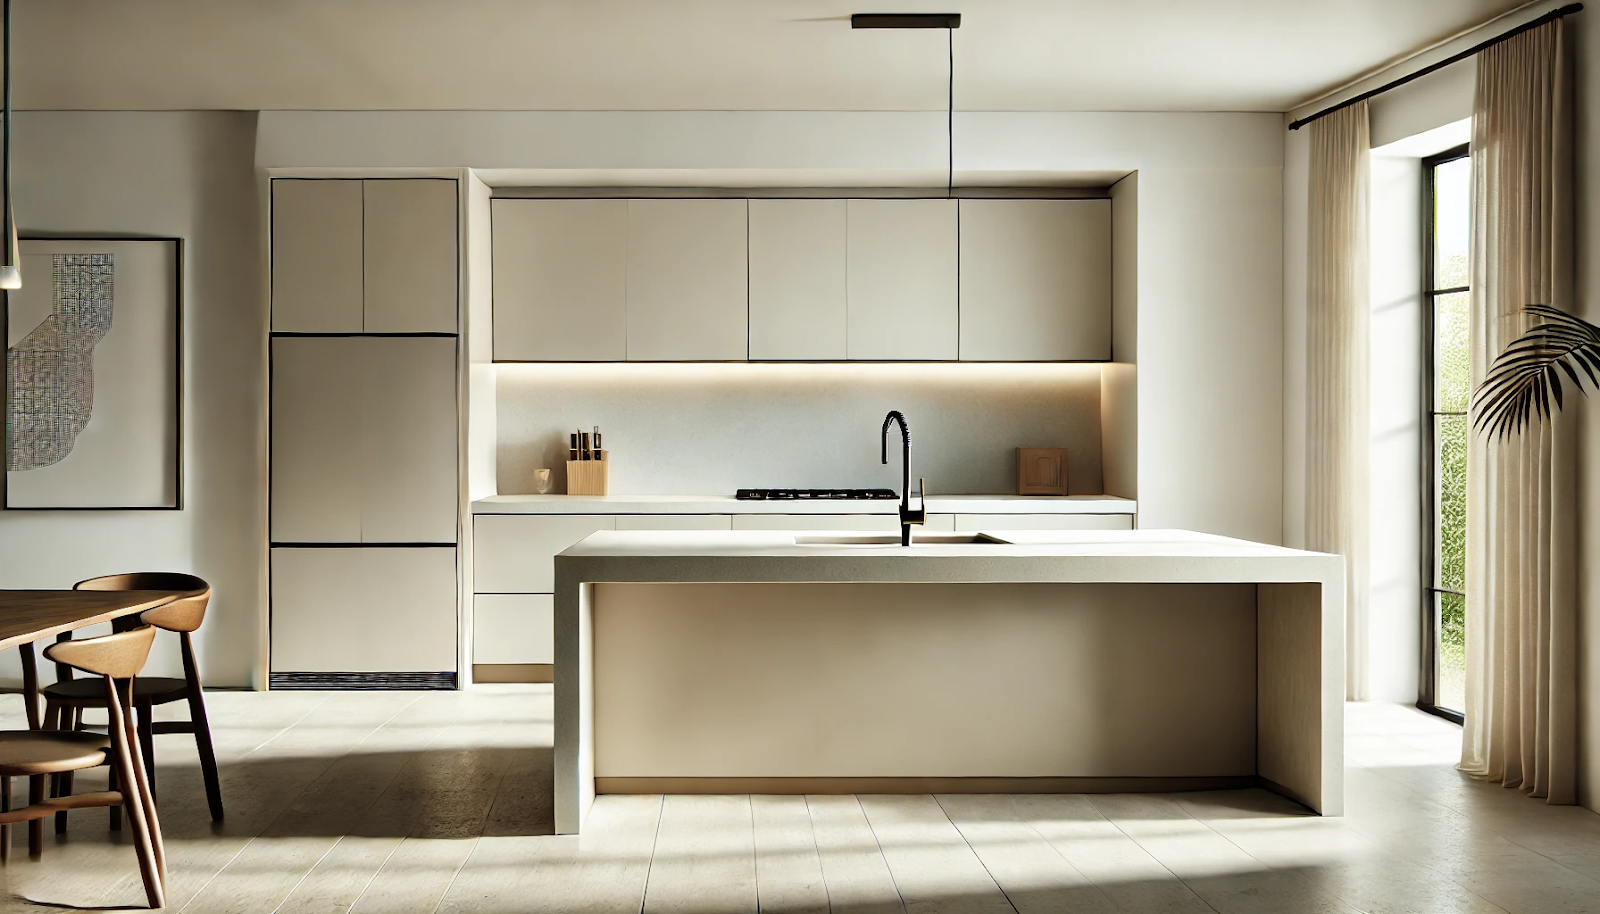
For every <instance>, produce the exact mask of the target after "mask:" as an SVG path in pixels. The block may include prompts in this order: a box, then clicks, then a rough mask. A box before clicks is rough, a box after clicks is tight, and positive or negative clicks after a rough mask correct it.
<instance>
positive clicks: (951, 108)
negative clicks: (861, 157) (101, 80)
mask: <svg viewBox="0 0 1600 914" xmlns="http://www.w3.org/2000/svg"><path fill="white" fill-rule="evenodd" d="M10 5H11V0H6V8H7V9H10ZM944 33H945V35H946V36H947V37H948V39H949V42H950V67H949V71H948V72H949V74H950V80H949V83H950V86H949V90H950V91H949V102H948V106H947V107H946V108H945V122H944V130H945V141H944V145H945V151H946V153H947V154H948V155H947V162H946V169H947V171H946V174H947V175H948V180H947V181H946V183H945V187H944V195H945V198H946V199H948V198H950V197H953V196H955V194H956V30H955V29H954V28H953V27H949V26H947V27H946V28H945V30H944ZM10 35H11V29H10V27H7V28H6V36H7V37H6V40H7V41H10V40H11V39H10ZM8 59H9V58H8ZM8 97H9V96H8ZM7 110H10V108H9V106H8V107H7ZM7 142H10V137H9V135H8V136H7ZM10 162H11V159H10V158H9V157H7V159H6V163H7V167H8V168H9V167H10ZM6 199H7V200H9V199H11V196H10V195H9V194H7V195H6Z"/></svg>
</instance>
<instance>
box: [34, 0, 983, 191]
mask: <svg viewBox="0 0 1600 914" xmlns="http://www.w3.org/2000/svg"><path fill="white" fill-rule="evenodd" d="M6 2H8V3H9V2H10V0H6ZM850 27H851V28H853V29H944V30H945V37H946V38H947V39H948V41H947V46H948V50H949V59H950V67H949V70H948V71H947V75H948V81H947V86H946V88H947V92H946V102H947V104H946V107H945V121H944V129H945V153H946V156H945V169H946V170H945V174H946V180H945V186H944V195H945V196H946V197H951V196H954V195H955V190H956V29H959V28H961V14H960V13H856V14H854V15H852V16H851V17H850Z"/></svg>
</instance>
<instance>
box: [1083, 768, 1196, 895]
mask: <svg viewBox="0 0 1600 914" xmlns="http://www.w3.org/2000/svg"><path fill="white" fill-rule="evenodd" d="M1089 806H1090V807H1091V808H1093V809H1094V811H1095V814H1096V815H1098V816H1099V817H1100V818H1101V819H1104V820H1105V822H1106V824H1108V825H1110V826H1111V827H1112V828H1115V829H1116V830H1117V831H1119V832H1121V833H1122V835H1123V837H1125V838H1127V839H1128V840H1129V841H1132V842H1133V843H1134V844H1137V845H1138V846H1139V849H1140V850H1142V851H1144V852H1145V855H1146V856H1148V857H1149V858H1150V859H1151V861H1152V862H1154V863H1155V864H1156V865H1157V866H1159V867H1161V868H1162V869H1164V870H1166V871H1167V872H1168V873H1169V874H1171V876H1172V878H1173V879H1176V880H1177V881H1178V884H1179V885H1181V886H1183V887H1184V888H1185V889H1188V890H1189V894H1190V895H1193V896H1194V897H1195V899H1196V900H1198V901H1199V902H1200V903H1201V904H1203V905H1205V906H1206V907H1208V908H1210V909H1211V910H1212V911H1213V912H1215V914H1224V912H1223V910H1222V909H1221V908H1219V907H1217V906H1216V905H1214V904H1212V903H1211V900H1210V899H1208V898H1206V897H1205V896H1204V895H1201V894H1200V893H1199V892H1196V891H1195V890H1194V886H1192V885H1190V884H1189V880H1187V879H1184V878H1183V877H1182V876H1179V875H1178V874H1177V873H1176V872H1174V871H1173V869H1172V867H1170V866H1167V864H1166V863H1165V862H1163V861H1162V859H1161V858H1160V857H1157V856H1156V855H1155V853H1154V852H1153V851H1151V850H1150V848H1148V847H1146V846H1145V844H1144V842H1143V841H1140V840H1139V838H1138V837H1137V836H1136V835H1134V834H1132V833H1130V832H1129V831H1128V830H1127V829H1125V828H1123V827H1122V826H1121V825H1118V824H1117V823H1116V820H1114V819H1112V818H1111V817H1110V816H1107V815H1106V814H1105V811H1104V810H1102V809H1101V808H1100V807H1099V806H1098V805H1096V803H1095V801H1094V797H1092V796H1091V797H1089Z"/></svg>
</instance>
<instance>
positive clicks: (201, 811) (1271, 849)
mask: <svg viewBox="0 0 1600 914" xmlns="http://www.w3.org/2000/svg"><path fill="white" fill-rule="evenodd" d="M551 699H552V693H551V687H550V686H548V685H540V686H500V685H486V686H480V687H475V688H473V689H471V690H469V691H466V692H421V693H418V692H379V693H366V692H340V693H309V692H273V693H259V692H216V693H209V694H208V695H207V702H208V707H209V709H210V712H211V718H212V723H213V727H214V731H215V738H216V746H217V752H218V758H219V761H220V763H221V766H222V782H223V794H224V800H225V802H226V804H227V813H228V814H227V819H226V820H225V821H224V822H222V823H220V824H218V825H213V824H212V823H211V822H210V819H209V816H208V814H207V810H206V803H205V796H204V791H203V787H202V783H201V779H200V775H199V770H198V764H197V755H196V752H195V749H194V744H193V740H192V739H191V738H190V737H187V736H183V735H178V734H170V735H162V736H159V737H157V738H156V755H157V759H158V768H159V770H158V780H157V788H158V792H159V794H160V807H161V813H162V823H163V831H164V833H165V835H166V838H167V848H168V856H169V869H170V880H169V890H168V896H169V901H170V904H169V906H168V910H172V911H179V910H181V911H184V912H187V914H212V912H256V911H259V912H263V914H268V912H272V914H348V912H350V911H352V910H354V911H357V912H383V914H388V912H395V914H405V912H423V914H433V912H439V914H480V912H482V914H524V912H527V914H556V912H560V914H640V912H641V911H651V912H655V911H674V912H685V914H701V912H705V914H711V912H720V911H741V912H742V911H766V912H778V911H781V912H786V914H800V912H824V911H826V912H832V914H892V912H902V914H903V912H907V911H910V912H915V914H932V912H968V911H980V912H985V914H988V912H995V914H999V912H1003V911H1011V910H1015V911H1019V912H1024V914H1032V912H1036V911H1038V912H1044V911H1051V912H1053V911H1086V912H1096V914H1108V912H1111V911H1122V912H1130V914H1135V912H1136V914H1166V912H1171V914H1235V912H1238V914H1257V912H1274V914H1276V912H1285V914H1299V912H1324V911H1328V912H1341V914H1346V912H1352V911H1360V912H1364V914H1403V912H1429V914H1436V912H1437V914H1453V912H1466V914H1569V912H1585V911H1593V912H1600V816H1596V815H1594V814H1593V813H1590V812H1589V811H1587V810H1584V809H1579V808H1575V807H1552V806H1548V805H1546V804H1544V803H1543V802H1541V801H1537V800H1532V799H1529V798H1528V797H1525V796H1523V795H1522V794H1521V793H1520V792H1518V791H1515V790H1506V789H1504V788H1502V787H1499V786H1497V785H1492V784H1486V783H1483V782H1480V781H1477V780H1474V779H1472V778H1470V777H1467V776H1465V775H1463V774H1461V773H1460V772H1458V771H1456V770H1455V762H1456V759H1457V756H1458V755H1459V739H1460V731H1459V729H1457V728H1455V727H1454V726H1453V725H1451V724H1448V723H1446V722H1444V721H1441V720H1439V719H1437V718H1434V717H1430V716H1428V715H1425V714H1422V713H1420V712H1418V711H1416V710H1414V709H1411V708H1407V707H1404V706H1400V705H1385V704H1350V705H1347V706H1346V730H1347V733H1348V734H1349V739H1348V745H1347V750H1348V751H1347V782H1346V790H1347V807H1348V814H1347V815H1346V816H1344V817H1340V818H1322V817H1318V816H1314V815H1311V814H1309V813H1308V812H1307V811H1306V810H1305V809H1303V808H1302V807H1300V806H1298V805H1296V804H1294V803H1292V802H1290V801H1288V800H1285V799H1283V798H1281V797H1278V796H1276V795H1274V794H1270V793H1267V792H1265V791H1260V790H1237V791H1212V792H1199V793H1184V794H1172V795H1163V796H1157V795H1122V796H1093V797H1087V796H960V795H942V796H939V797H930V796H869V797H852V796H811V797H677V796H674V797H666V798H663V797H660V796H607V797H601V798H599V800H598V801H597V802H596V805H595V807H594V810H593V812H592V813H591V815H590V819H589V827H588V830H587V831H586V833H585V834H584V835H583V836H582V837H572V836H557V835H553V834H551V832H552V831H553V828H552V825H553V813H552V805H553V804H552V787H551V779H552V777H553V755H552V752H551V741H552V738H553V729H552V724H553V703H552V700H551ZM183 716H184V709H183V708H182V707H178V706H172V707H167V708H164V709H162V711H161V718H162V719H182V717H183ZM22 725H23V715H22V704H21V701H20V699H19V698H18V697H17V696H15V695H5V696H0V726H3V727H20V726H22ZM104 783H105V776H104V773H103V771H91V772H85V773H83V774H81V775H80V776H79V778H78V782H77V787H78V789H79V790H93V789H97V788H99V787H101V786H103V785H104ZM16 786H17V787H18V788H19V789H20V788H21V784H20V782H19V783H18V784H17V785H16ZM71 822H72V827H71V830H70V832H69V833H68V834H67V835H66V836H64V837H62V838H57V837H56V836H54V835H53V834H50V835H49V836H48V837H47V840H46V846H45V853H44V855H43V857H42V858H41V859H38V860H30V859H28V856H27V850H26V829H25V828H16V829H14V830H13V836H12V840H13V855H12V858H11V861H10V862H9V863H8V864H7V865H6V866H5V867H0V912H11V911H30V912H36V911H40V910H46V909H50V908H55V909H60V908H62V907H75V908H88V909H97V908H118V907H126V906H132V907H138V906H140V905H141V904H142V902H143V897H144V896H143V890H142V887H141V884H140V881H139V876H138V869H137V867H136V865H135V862H134V853H133V847H132V844H131V842H130V841H129V837H128V834H127V833H126V832H123V833H112V832H110V831H108V830H107V827H106V825H107V817H106V813H105V811H104V810H79V811H75V812H73V813H72V818H71Z"/></svg>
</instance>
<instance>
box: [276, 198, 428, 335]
mask: <svg viewBox="0 0 1600 914" xmlns="http://www.w3.org/2000/svg"><path fill="white" fill-rule="evenodd" d="M458 222H459V217H458V215H457V203H456V182H455V181H453V180H449V179H444V178H403V179H392V180H391V179H374V180H366V181H362V180H345V179H327V180H324V179H313V178H276V179H274V180H273V182H272V329H273V330H274V331H278V332H287V333H455V332H456V330H457V322H456V300H457V293H456V290H457V288H458V285H459V271H458V267H457V260H456V257H457V231H456V227H457V224H458Z"/></svg>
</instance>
